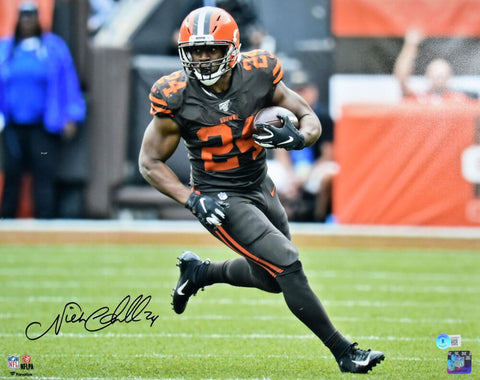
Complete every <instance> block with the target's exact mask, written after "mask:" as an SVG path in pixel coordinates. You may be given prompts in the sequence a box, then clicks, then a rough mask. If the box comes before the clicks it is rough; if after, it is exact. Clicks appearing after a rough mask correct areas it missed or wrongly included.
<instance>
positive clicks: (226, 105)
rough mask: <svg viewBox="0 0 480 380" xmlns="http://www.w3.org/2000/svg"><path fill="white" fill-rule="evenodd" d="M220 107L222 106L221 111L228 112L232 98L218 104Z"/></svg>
mask: <svg viewBox="0 0 480 380" xmlns="http://www.w3.org/2000/svg"><path fill="white" fill-rule="evenodd" d="M218 108H220V111H223V112H227V111H228V109H229V108H230V99H228V100H225V101H224V102H222V103H220V104H219V105H218Z"/></svg>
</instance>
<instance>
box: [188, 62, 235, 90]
mask: <svg viewBox="0 0 480 380" xmlns="http://www.w3.org/2000/svg"><path fill="white" fill-rule="evenodd" d="M225 66H226V64H225V63H223V64H222V65H221V66H220V67H219V68H218V70H217V71H216V72H214V73H213V75H215V74H218V75H216V76H215V77H213V78H212V77H211V75H210V78H208V79H204V78H203V75H202V74H200V73H199V72H198V71H195V76H196V77H197V79H198V80H199V81H200V82H201V83H202V84H203V85H205V86H213V85H214V84H215V83H217V82H218V80H219V79H220V78H221V77H222V75H223V74H225V73H226V72H227V71H228V70H227V71H224V69H225Z"/></svg>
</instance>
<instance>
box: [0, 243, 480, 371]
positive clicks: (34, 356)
mask: <svg viewBox="0 0 480 380" xmlns="http://www.w3.org/2000/svg"><path fill="white" fill-rule="evenodd" d="M182 248H184V249H190V250H194V251H195V252H197V253H198V254H199V255H200V256H202V257H204V258H206V257H209V258H211V259H212V260H221V259H226V258H231V257H235V254H234V253H232V252H231V251H229V250H228V249H227V248H221V247H216V248H205V247H191V246H183V247H181V246H178V247H164V246H162V247H145V246H93V247H85V246H21V245H18V246H3V247H0V262H1V267H0V287H1V289H2V292H1V295H0V357H1V360H2V361H3V362H2V364H1V365H0V368H1V370H0V378H2V379H7V378H12V377H13V376H12V375H11V373H10V372H11V370H9V369H8V366H7V357H9V356H11V355H15V356H19V357H20V360H21V358H22V355H30V356H31V363H32V364H33V366H34V368H33V370H26V369H25V370H18V371H17V374H26V373H30V374H31V375H32V377H31V378H36V379H80V378H82V379H88V378H90V379H114V378H137V379H187V380H193V379H280V380H284V379H353V378H359V377H366V376H368V377H371V378H375V379H428V380H431V379H451V376H452V375H450V374H448V373H447V365H446V362H447V352H448V350H441V349H439V348H438V347H437V346H436V344H435V339H436V337H437V336H438V335H439V334H441V333H446V334H460V335H461V336H462V347H461V349H463V350H470V351H472V354H473V355H472V356H473V366H472V368H473V369H472V373H471V374H470V375H465V376H466V379H479V378H480V371H479V365H478V364H477V363H478V358H479V357H480V322H479V321H480V302H479V301H480V276H479V273H478V272H479V268H480V252H470V251H458V252H453V251H443V250H432V251H428V250H427V251H426V250H406V251H404V250H399V249H391V250H378V249H377V250H376V249H371V250H345V249H334V250H332V249H330V250H325V249H321V248H319V249H303V250H302V252H301V257H302V261H303V263H304V267H305V268H306V272H307V275H308V276H309V279H310V283H311V285H312V287H313V288H314V289H315V291H316V292H317V294H318V295H319V296H320V298H321V299H322V300H323V302H324V304H325V307H326V308H327V310H328V312H329V314H330V316H331V318H332V320H333V321H334V323H335V324H336V326H337V327H338V329H339V330H340V331H342V332H343V333H344V334H345V335H347V336H348V337H349V338H351V339H352V340H353V341H358V342H359V343H360V346H361V347H363V348H368V347H371V348H374V349H377V350H381V351H383V352H384V353H385V354H386V360H385V361H384V362H383V363H382V364H381V365H380V366H377V367H375V368H374V371H373V372H370V373H369V374H368V375H351V374H341V373H340V372H339V370H338V367H337V364H336V362H335V361H334V359H333V357H331V355H330V354H329V352H328V351H327V349H326V348H325V347H324V346H323V345H322V344H321V342H320V341H319V340H318V339H316V338H314V337H313V336H312V334H311V333H310V332H309V330H307V329H306V328H305V327H304V326H303V325H302V324H301V323H300V322H298V321H297V320H296V319H295V318H294V317H293V316H292V315H291V314H290V312H289V311H288V309H287V307H286V306H285V304H284V302H283V298H282V296H281V295H274V294H267V293H263V292H261V291H259V290H255V289H241V288H233V287H230V286H228V285H215V286H213V287H208V288H206V289H205V291H204V292H199V294H198V295H197V296H196V297H194V298H192V300H191V302H190V303H189V305H188V308H187V310H186V311H185V313H184V314H183V315H181V316H178V315H176V314H175V313H174V312H173V311H172V310H171V306H170V293H171V290H172V287H173V286H174V284H175V283H176V281H177V277H178V268H176V266H175V263H176V257H177V256H178V254H179V253H180V252H181V250H182ZM128 295H130V296H131V300H132V301H133V299H134V298H136V297H137V296H138V295H143V296H144V297H147V296H151V297H152V298H151V301H150V302H149V303H148V305H147V306H146V307H145V308H144V311H147V310H148V311H150V312H151V313H152V315H151V316H154V317H156V316H157V315H158V318H156V320H155V321H154V322H153V325H151V321H149V320H147V319H146V315H147V314H145V313H142V314H141V315H140V316H139V319H140V320H139V321H138V322H130V323H125V322H117V323H115V324H113V325H110V326H107V327H105V328H104V329H103V330H101V331H97V332H89V331H87V330H86V328H85V324H84V323H65V322H64V323H63V325H62V326H61V328H60V331H59V332H58V335H56V334H55V329H54V327H53V328H52V329H51V330H50V331H49V332H48V333H47V334H46V335H45V336H43V337H42V338H40V339H37V340H28V339H27V338H26V336H25V329H26V326H27V325H28V324H29V323H31V322H40V323H41V328H40V327H39V326H38V325H37V326H34V327H33V328H32V329H31V333H32V336H34V335H35V334H36V335H40V332H41V331H45V330H47V329H48V327H49V326H50V325H51V324H52V322H53V321H54V319H55V317H56V316H57V315H58V314H59V313H62V311H63V308H64V306H65V305H66V304H67V303H68V302H76V303H78V304H79V305H80V306H81V307H82V310H83V311H84V312H85V318H86V316H88V315H90V314H92V313H93V312H94V311H96V310H98V309H100V308H101V307H102V306H107V307H109V308H110V312H112V311H113V310H114V309H115V307H116V306H117V305H118V304H119V303H120V301H121V300H122V299H124V297H126V296H128ZM144 300H147V299H145V298H144ZM143 305H144V304H143ZM144 306H145V305H144ZM67 318H70V320H75V318H77V320H78V319H79V316H77V317H74V316H73V315H71V314H69V315H68V316H67ZM89 326H90V328H92V326H94V325H93V324H92V325H89ZM97 326H98V324H97Z"/></svg>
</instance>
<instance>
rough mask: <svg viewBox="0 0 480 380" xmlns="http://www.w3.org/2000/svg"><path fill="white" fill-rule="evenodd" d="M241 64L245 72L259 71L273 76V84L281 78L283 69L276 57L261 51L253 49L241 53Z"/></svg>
mask: <svg viewBox="0 0 480 380" xmlns="http://www.w3.org/2000/svg"><path fill="white" fill-rule="evenodd" d="M240 62H241V64H242V65H243V68H244V69H245V70H247V71H251V70H256V71H257V70H261V71H264V72H268V73H269V74H270V75H272V76H273V84H277V83H278V82H280V81H281V80H282V78H283V68H282V64H281V62H280V59H278V57H277V56H275V55H274V54H272V53H271V52H269V51H267V50H263V49H255V50H251V51H248V52H245V53H242V58H241V61H240Z"/></svg>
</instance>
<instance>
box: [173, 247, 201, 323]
mask: <svg viewBox="0 0 480 380" xmlns="http://www.w3.org/2000/svg"><path fill="white" fill-rule="evenodd" d="M178 260H179V262H178V264H177V266H178V267H179V268H180V278H179V279H178V283H177V286H176V287H175V289H173V294H172V298H173V301H172V305H173V310H174V311H175V313H177V314H182V313H183V312H184V311H185V308H186V307H187V303H188V299H189V298H190V296H192V295H193V296H194V295H195V294H197V292H198V290H199V289H200V288H202V286H198V282H197V271H198V269H199V267H200V266H201V265H208V264H210V261H208V260H207V261H202V260H201V259H200V257H198V256H197V255H196V254H195V253H193V252H190V251H185V252H183V253H182V255H181V256H180V257H178Z"/></svg>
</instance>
